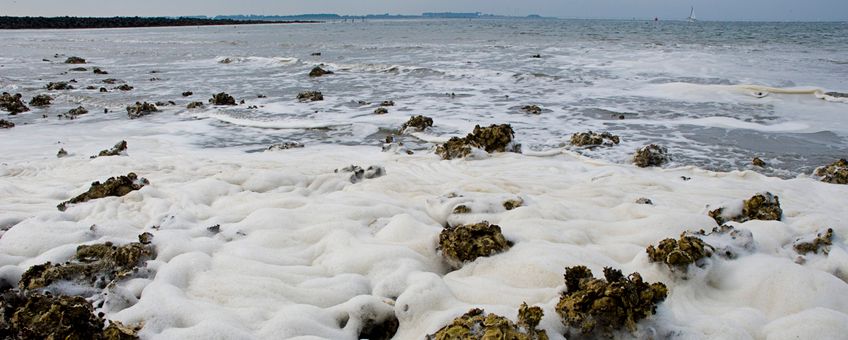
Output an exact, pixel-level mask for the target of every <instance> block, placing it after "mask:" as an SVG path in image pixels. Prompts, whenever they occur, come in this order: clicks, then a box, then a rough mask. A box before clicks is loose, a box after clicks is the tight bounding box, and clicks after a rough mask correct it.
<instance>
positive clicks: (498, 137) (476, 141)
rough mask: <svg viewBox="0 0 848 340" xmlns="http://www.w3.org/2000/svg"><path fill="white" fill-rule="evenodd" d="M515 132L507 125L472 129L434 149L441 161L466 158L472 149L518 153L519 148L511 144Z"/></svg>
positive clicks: (478, 126)
mask: <svg viewBox="0 0 848 340" xmlns="http://www.w3.org/2000/svg"><path fill="white" fill-rule="evenodd" d="M514 137H515V132H513V130H512V126H510V125H509V124H500V125H491V126H489V127H480V125H477V126H475V127H474V131H473V132H472V133H469V134H468V135H467V136H465V137H464V138H459V137H453V138H451V139H450V140H448V141H447V142H446V143H444V144H442V145H439V146H438V147H437V148H436V154H438V155H440V156H442V158H443V159H454V158H461V157H466V156H468V155H470V154H471V152H472V148H478V149H483V150H484V151H486V152H488V153H493V152H507V151H513V152H520V150H521V146H520V145H517V144H514V143H513V138H514Z"/></svg>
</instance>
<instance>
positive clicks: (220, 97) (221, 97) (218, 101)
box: [209, 92, 236, 105]
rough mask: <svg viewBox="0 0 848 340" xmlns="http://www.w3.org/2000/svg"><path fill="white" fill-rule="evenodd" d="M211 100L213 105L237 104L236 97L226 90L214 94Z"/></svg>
mask: <svg viewBox="0 0 848 340" xmlns="http://www.w3.org/2000/svg"><path fill="white" fill-rule="evenodd" d="M209 102H210V103H212V105H236V99H235V98H233V96H231V95H229V94H227V93H225V92H221V93H218V94H215V95H213V96H212V98H210V99H209Z"/></svg>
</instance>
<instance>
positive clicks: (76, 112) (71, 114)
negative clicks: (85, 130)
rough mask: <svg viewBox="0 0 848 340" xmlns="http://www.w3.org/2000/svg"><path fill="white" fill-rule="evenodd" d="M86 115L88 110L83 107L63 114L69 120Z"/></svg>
mask: <svg viewBox="0 0 848 340" xmlns="http://www.w3.org/2000/svg"><path fill="white" fill-rule="evenodd" d="M86 113H88V110H86V109H85V108H84V107H82V106H80V107H77V108H75V109H70V110H68V112H67V113H65V117H66V118H70V119H74V118H76V117H78V116H81V115H84V114H86Z"/></svg>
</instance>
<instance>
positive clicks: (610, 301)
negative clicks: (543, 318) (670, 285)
mask: <svg viewBox="0 0 848 340" xmlns="http://www.w3.org/2000/svg"><path fill="white" fill-rule="evenodd" d="M604 277H605V279H596V278H594V277H593V275H592V271H591V270H589V268H586V267H584V266H576V267H569V268H565V286H566V291H565V292H563V294H562V297H561V298H560V300H559V303H557V306H556V310H557V313H558V314H559V315H560V317H562V322H563V324H564V325H565V326H566V327H569V328H570V329H573V330H575V331H577V332H579V333H578V334H575V335H574V337H577V336H580V335H583V336H587V337H590V338H611V337H612V336H613V334H614V333H615V332H617V331H620V330H628V331H631V332H633V331H636V329H637V327H636V324H637V322H639V321H640V320H642V319H645V318H647V317H649V316H651V315H653V314H654V313H656V308H657V304H659V303H660V302H662V301H664V300H665V298H666V296H667V295H668V289H667V288H666V286H665V285H664V284H662V283H652V284H648V283H646V282H644V281H642V276H641V275H639V273H633V274H630V276H628V277H625V276H624V274H622V273H621V271H620V270H617V269H612V268H604ZM566 337H568V338H572V334H570V332H569V333H567V334H566Z"/></svg>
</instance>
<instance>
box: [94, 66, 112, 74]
mask: <svg viewBox="0 0 848 340" xmlns="http://www.w3.org/2000/svg"><path fill="white" fill-rule="evenodd" d="M93 72H94V74H109V72H106V71H104V70H101V69H100V68H99V67H95V68H94V70H93Z"/></svg>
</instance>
